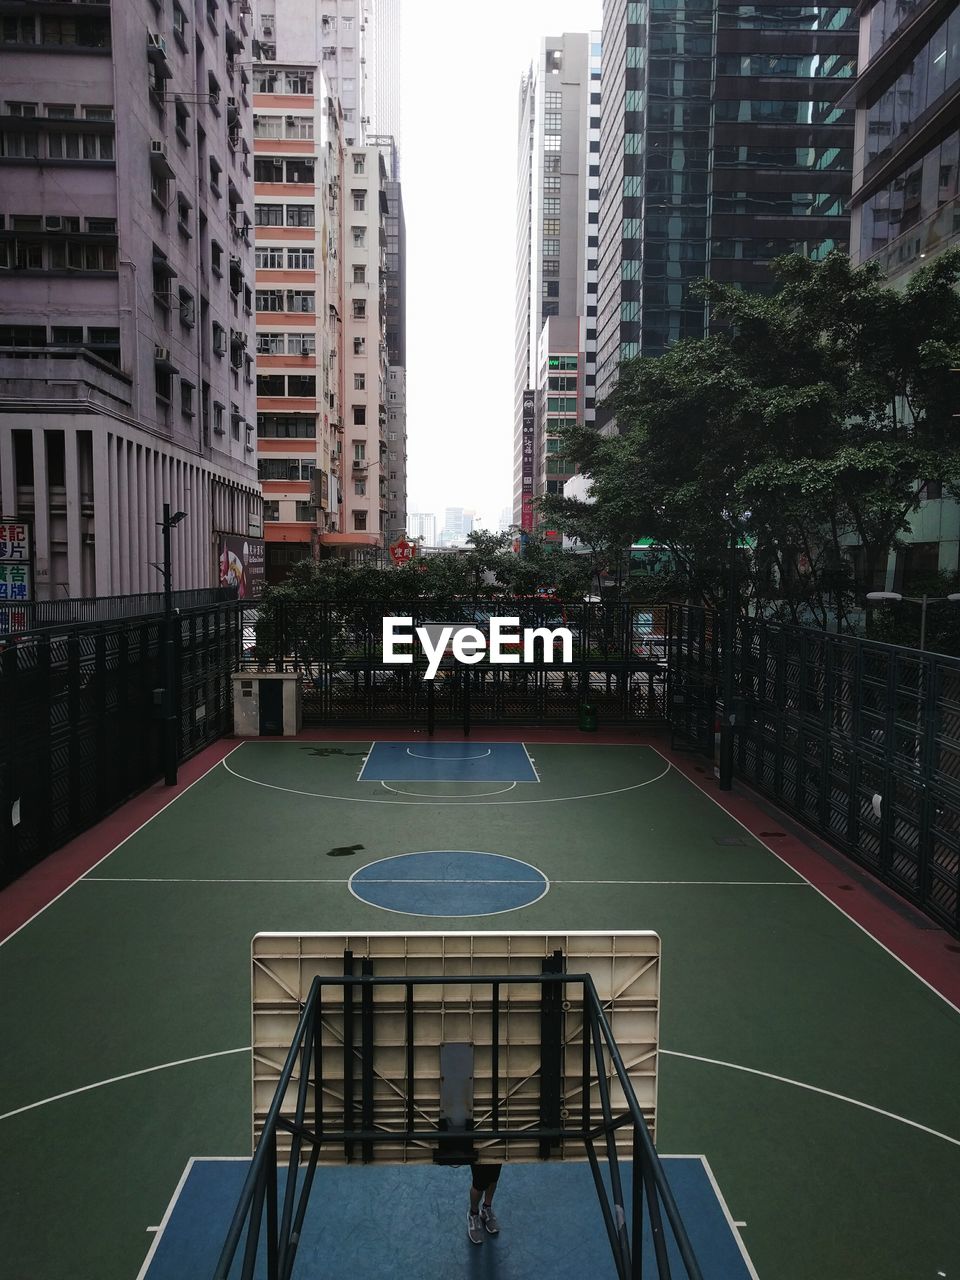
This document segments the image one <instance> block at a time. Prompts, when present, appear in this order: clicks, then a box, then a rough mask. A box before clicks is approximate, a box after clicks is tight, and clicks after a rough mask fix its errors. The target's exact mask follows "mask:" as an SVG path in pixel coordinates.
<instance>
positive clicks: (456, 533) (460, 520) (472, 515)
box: [439, 507, 477, 547]
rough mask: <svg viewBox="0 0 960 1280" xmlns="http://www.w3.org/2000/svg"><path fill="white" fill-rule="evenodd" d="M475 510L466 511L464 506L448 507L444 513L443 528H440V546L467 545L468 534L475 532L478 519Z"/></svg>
mask: <svg viewBox="0 0 960 1280" xmlns="http://www.w3.org/2000/svg"><path fill="white" fill-rule="evenodd" d="M476 514H477V513H476V512H475V511H465V510H464V509H463V507H447V509H446V511H445V512H444V513H443V528H442V529H441V530H440V539H439V541H440V546H441V547H455V546H465V545H466V542H467V535H468V534H470V533H472V532H473V524H474V520H475V519H476Z"/></svg>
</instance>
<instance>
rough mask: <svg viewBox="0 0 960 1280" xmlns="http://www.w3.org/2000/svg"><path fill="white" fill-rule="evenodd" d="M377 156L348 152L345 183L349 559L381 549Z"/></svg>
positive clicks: (383, 416)
mask: <svg viewBox="0 0 960 1280" xmlns="http://www.w3.org/2000/svg"><path fill="white" fill-rule="evenodd" d="M386 183H387V171H386V165H385V163H384V159H383V153H382V151H381V149H380V148H379V147H377V146H375V145H371V146H364V147H354V148H352V149H350V150H349V151H348V154H347V169H346V174H345V176H344V214H343V217H344V237H343V238H344V258H343V270H344V286H343V293H344V297H343V303H344V312H343V329H344V348H345V350H344V374H345V383H344V426H343V454H344V464H343V522H342V526H341V532H340V534H339V535H338V538H337V543H338V545H340V546H341V547H343V548H345V549H346V548H349V549H350V550H351V551H352V553H353V555H354V557H355V558H356V557H360V558H362V555H363V552H364V551H369V550H370V549H371V548H381V547H383V546H384V544H385V541H386V536H387V532H388V524H389V488H388V485H389V474H388V472H389V466H388V463H389V459H388V457H387V453H388V449H387V443H388V441H387V434H388V433H387V423H388V419H387V403H386V398H387V344H386V287H387V286H386V247H387V237H386V216H387V195H386Z"/></svg>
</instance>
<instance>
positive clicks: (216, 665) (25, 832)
mask: <svg viewBox="0 0 960 1280" xmlns="http://www.w3.org/2000/svg"><path fill="white" fill-rule="evenodd" d="M182 594H183V595H185V596H188V597H190V598H194V597H200V596H201V595H202V594H203V593H182ZM121 599H123V598H121ZM132 599H135V600H137V601H138V602H142V601H143V600H144V597H133V598H132ZM66 603H73V604H76V603H83V602H76V601H74V602H66ZM185 603H186V601H184V604H185ZM106 607H113V602H108V606H105V608H106ZM137 607H138V608H139V607H143V606H142V603H138V605H137ZM121 608H122V606H121ZM165 626H166V623H165V619H164V617H163V615H162V613H157V612H153V613H150V614H147V615H145V616H134V617H119V618H114V619H112V620H110V621H103V622H99V623H95V624H88V625H81V624H77V623H72V622H71V623H66V624H62V625H57V624H55V623H53V622H49V623H47V624H46V625H43V626H40V627H39V628H38V629H36V630H34V631H30V632H26V633H18V634H16V635H11V636H7V637H0V885H3V884H6V883H8V882H9V881H11V880H13V879H15V878H16V877H17V876H19V875H21V874H22V873H23V872H24V871H26V870H28V868H30V867H31V866H33V865H35V864H36V863H38V862H40V861H41V860H42V859H43V858H45V857H46V856H47V855H48V854H49V853H51V852H52V851H53V850H55V849H57V848H59V847H60V846H61V845H63V844H65V843H66V842H67V841H68V840H70V839H71V838H73V837H74V836H76V835H78V834H79V833H80V832H82V831H84V830H85V829H86V828H87V827H90V826H92V825H93V823H95V822H98V821H99V820H100V819H101V818H103V817H104V816H105V815H106V814H108V813H110V812H111V811H112V810H113V809H115V808H117V806H118V805H120V804H122V803H123V802H124V801H125V800H127V799H129V798H130V797H131V796H134V795H136V794H137V793H138V792H140V791H143V790H144V789H145V788H147V787H149V786H150V785H151V784H152V783H153V782H155V781H156V780H157V779H158V778H159V777H160V776H161V775H162V772H163V764H162V758H161V742H160V729H161V720H160V713H161V704H160V691H161V689H162V686H163V682H164V664H163V643H164V637H165ZM172 627H173V639H174V653H175V672H176V701H177V705H178V707H179V735H178V744H177V750H178V758H179V759H180V760H185V759H187V758H188V757H189V756H190V755H192V754H194V753H195V752H196V751H199V750H200V749H201V748H202V747H204V746H205V745H207V744H208V743H210V742H213V741H215V739H217V738H219V737H220V736H222V735H223V734H224V733H227V732H229V731H230V729H231V728H232V719H233V718H232V688H231V677H232V673H233V671H234V670H235V668H236V664H237V658H238V654H239V650H240V634H241V626H240V614H239V610H238V606H237V604H236V602H235V601H233V600H228V601H227V602H225V603H220V604H207V605H198V606H197V607H181V609H180V611H179V612H178V613H176V614H174V616H173V619H172Z"/></svg>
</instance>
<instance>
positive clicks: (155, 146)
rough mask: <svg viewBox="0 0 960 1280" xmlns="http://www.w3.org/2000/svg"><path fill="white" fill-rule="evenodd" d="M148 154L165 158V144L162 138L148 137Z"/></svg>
mask: <svg viewBox="0 0 960 1280" xmlns="http://www.w3.org/2000/svg"><path fill="white" fill-rule="evenodd" d="M150 154H151V155H152V156H160V157H161V158H162V159H164V160H166V158H167V144H166V143H165V142H164V140H163V139H162V138H151V139H150Z"/></svg>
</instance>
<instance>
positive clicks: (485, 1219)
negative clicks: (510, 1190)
mask: <svg viewBox="0 0 960 1280" xmlns="http://www.w3.org/2000/svg"><path fill="white" fill-rule="evenodd" d="M480 1221H481V1222H482V1223H483V1225H484V1228H485V1229H486V1232H487V1235H491V1236H495V1235H498V1234H499V1232H500V1223H499V1222H498V1221H497V1215H496V1214H495V1213H494V1212H493V1210H492V1209H491V1208H490V1206H489V1205H485V1204H483V1205H481V1206H480Z"/></svg>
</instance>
